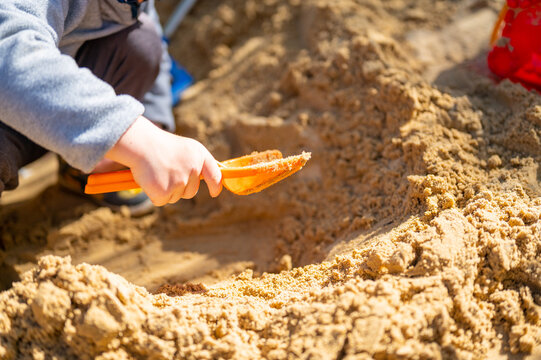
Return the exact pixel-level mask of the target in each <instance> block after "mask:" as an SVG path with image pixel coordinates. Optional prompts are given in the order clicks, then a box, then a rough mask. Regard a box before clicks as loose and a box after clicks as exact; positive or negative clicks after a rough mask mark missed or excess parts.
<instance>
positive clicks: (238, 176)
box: [85, 150, 311, 195]
mask: <svg viewBox="0 0 541 360" xmlns="http://www.w3.org/2000/svg"><path fill="white" fill-rule="evenodd" d="M310 156H311V154H310V153H307V152H303V153H302V154H300V155H295V156H289V157H287V158H283V157H282V153H281V152H280V151H278V150H268V151H263V152H254V153H252V154H250V155H246V156H242V157H239V158H234V159H230V160H226V161H222V162H219V163H218V165H219V166H220V170H221V171H222V184H223V185H224V187H225V188H226V189H227V190H229V191H231V192H232V193H234V194H237V195H248V194H253V193H256V192H259V191H261V190H263V189H266V188H268V187H269V186H271V185H273V184H275V183H277V182H278V181H280V180H282V179H284V178H286V177H288V176H289V175H292V174H294V173H295V172H297V171H299V170H300V169H302V167H303V166H304V165H305V164H306V162H307V161H308V160H309V159H310ZM137 188H139V185H138V184H137V183H136V182H135V180H134V179H133V176H132V173H131V171H130V170H122V171H113V172H108V173H99V174H92V175H90V176H89V177H88V181H87V185H86V187H85V193H87V194H102V193H106V192H113V191H121V190H129V189H137Z"/></svg>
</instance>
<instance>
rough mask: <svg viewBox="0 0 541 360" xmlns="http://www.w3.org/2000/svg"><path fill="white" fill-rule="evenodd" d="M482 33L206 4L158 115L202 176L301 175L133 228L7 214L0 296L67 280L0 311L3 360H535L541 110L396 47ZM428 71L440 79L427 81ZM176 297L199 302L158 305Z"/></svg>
mask: <svg viewBox="0 0 541 360" xmlns="http://www.w3.org/2000/svg"><path fill="white" fill-rule="evenodd" d="M452 14H455V16H457V17H461V16H463V15H464V14H466V15H467V16H465V15H464V16H465V17H463V19H464V20H462V18H461V19H458V20H457V18H453V17H452ZM493 15H494V11H493V9H490V8H487V7H486V6H485V5H483V4H482V3H480V2H479V3H475V4H473V3H472V2H464V3H461V2H457V3H452V4H446V3H444V2H436V3H433V2H428V1H426V2H425V1H420V2H419V1H393V2H384V1H381V2H380V1H367V2H365V3H363V4H359V3H357V2H355V1H348V0H344V1H330V0H328V1H327V0H317V1H316V0H309V1H302V2H301V1H293V0H291V1H285V0H276V1H265V2H256V1H233V0H229V1H223V2H221V4H220V5H219V6H216V5H215V4H213V3H212V2H205V1H202V2H201V3H200V4H199V5H198V6H197V7H196V8H195V10H194V13H193V15H192V16H191V17H189V18H188V19H187V20H186V22H185V23H184V24H183V26H182V27H181V28H180V29H179V32H178V34H177V36H176V37H175V38H173V39H172V40H173V41H172V44H171V48H172V53H173V55H174V56H175V57H177V59H178V60H180V61H181V62H182V63H183V64H184V65H186V66H187V67H188V69H189V70H190V71H191V72H192V73H194V74H195V75H196V76H197V77H198V78H199V80H200V81H199V82H198V83H197V84H196V85H195V86H194V87H192V88H191V89H190V90H189V92H188V93H187V94H186V96H185V98H184V99H183V102H182V104H181V106H179V107H178V108H177V109H176V116H177V121H178V125H179V132H180V133H182V134H184V135H187V136H193V137H196V138H198V139H200V140H201V141H203V142H204V143H205V144H206V145H207V146H208V147H209V149H210V150H211V151H212V152H213V153H214V154H215V155H216V157H217V158H218V159H226V158H228V157H232V156H238V155H242V154H246V153H249V152H251V151H253V150H266V149H273V148H277V149H280V150H281V151H282V152H283V153H284V154H285V155H290V154H295V153H300V152H301V151H303V150H306V151H311V152H312V159H311V160H310V162H309V163H308V164H307V167H306V168H305V169H303V170H302V171H301V172H299V173H298V174H296V175H295V176H293V177H291V178H288V180H286V181H284V182H283V183H280V184H278V185H276V186H274V187H272V188H269V189H268V190H265V191H264V192H262V193H260V194H257V195H254V196H250V197H235V196H233V195H231V194H223V195H222V196H221V197H220V198H219V199H218V200H211V199H209V198H208V197H205V196H198V197H197V198H196V199H195V200H194V201H192V202H184V203H182V204H180V205H178V206H172V207H168V208H166V209H163V210H162V211H160V212H158V213H157V214H154V215H152V216H149V217H146V218H142V219H131V218H129V217H128V216H127V215H125V214H122V213H121V214H112V213H111V212H110V211H109V210H107V209H102V208H96V207H95V206H92V205H90V204H81V203H79V205H76V206H73V207H71V208H70V210H67V211H64V212H62V211H60V210H59V209H53V210H54V211H51V208H50V207H48V206H47V204H52V203H53V202H55V201H58V199H59V198H60V199H64V200H65V201H66V202H68V201H71V202H70V204H72V203H73V202H74V201H75V200H74V199H73V198H71V197H66V195H61V194H60V193H58V190H56V189H49V190H48V191H47V192H46V193H44V194H43V195H42V196H41V197H40V198H39V199H38V200H37V202H36V203H37V204H40V206H41V207H39V206H36V203H30V204H23V205H20V206H16V207H13V208H8V209H5V210H3V216H2V219H3V220H2V222H3V229H5V230H3V231H2V235H1V236H2V238H1V239H2V252H1V253H0V259H3V265H2V266H3V267H4V268H5V269H8V270H9V271H11V272H12V273H13V275H12V277H13V278H14V279H16V278H17V276H18V275H16V274H17V272H19V273H20V272H21V271H22V270H25V269H27V268H30V267H31V265H29V264H30V263H32V262H34V261H35V260H37V258H39V257H40V256H42V255H44V254H46V253H52V254H56V255H66V254H71V255H72V256H73V259H74V263H76V264H72V263H71V260H70V259H69V258H67V257H64V258H61V257H55V256H46V257H41V258H40V259H39V261H37V262H38V266H37V267H36V268H34V269H33V270H31V271H29V272H26V273H25V274H24V275H22V277H21V281H20V282H16V283H14V285H13V287H12V288H11V289H9V290H7V291H5V292H3V293H1V294H0V309H2V311H1V312H0V357H2V358H7V359H10V358H15V357H16V356H17V355H18V356H26V357H32V356H33V357H34V358H49V357H54V356H56V357H69V356H74V357H78V358H103V359H108V358H115V359H117V358H139V357H143V358H157V359H158V358H164V359H171V358H178V359H207V358H208V359H211V358H232V359H256V358H266V359H283V358H316V359H319V358H321V359H334V358H341V359H362V358H367V359H368V358H377V359H386V358H392V359H394V358H396V359H424V358H427V359H428V358H430V359H432V358H436V359H437V358H461V359H462V358H465V359H467V358H472V359H473V358H486V357H495V356H496V355H498V353H500V352H501V354H504V355H505V354H509V353H519V352H520V353H532V352H533V353H536V351H538V349H537V346H538V345H539V344H540V343H541V297H540V291H541V265H540V263H539V260H538V254H539V253H540V252H541V234H540V232H541V223H540V221H539V219H540V216H541V198H540V197H539V194H540V193H541V192H540V191H539V190H540V189H539V186H538V166H537V163H538V161H539V160H541V146H540V145H541V143H540V136H541V101H540V98H539V96H538V95H537V94H534V93H529V92H527V91H526V90H524V89H523V88H521V87H520V86H518V85H514V84H511V83H509V82H506V81H504V82H502V83H500V84H498V85H495V84H494V83H493V81H492V80H490V79H489V78H487V77H485V76H484V75H483V74H480V73H479V72H480V71H479V70H478V69H479V68H482V66H479V62H478V61H475V60H472V61H470V60H466V59H468V58H470V57H474V56H477V55H479V56H480V58H482V57H483V56H484V54H483V49H482V48H477V52H476V51H473V50H472V49H471V47H467V46H465V47H463V48H462V51H460V49H459V50H457V51H455V52H453V51H452V50H449V49H447V50H446V51H444V49H442V51H440V52H436V51H435V52H434V53H433V56H434V58H433V59H432V60H427V59H421V58H419V57H416V56H417V55H418V51H419V49H422V48H423V44H419V43H412V42H411V41H412V40H411V39H414V40H416V41H417V40H419V39H421V38H420V37H419V35H418V34H419V33H415V34H414V35H412V32H411V31H414V30H413V29H417V28H419V27H422V28H423V29H424V31H426V34H428V35H427V37H426V38H429V39H431V45H430V46H432V47H435V46H438V44H441V47H443V48H444V47H445V44H446V43H445V41H444V40H446V39H447V38H448V37H449V36H451V35H452V36H453V39H454V42H453V46H457V47H459V45H457V41H459V40H457V39H459V37H458V36H457V34H459V33H460V31H463V30H464V29H474V30H475V31H477V32H480V31H485V30H487V29H486V28H482V29H478V28H476V27H475V26H472V25H471V24H472V23H473V24H474V23H476V21H473V20H472V19H474V20H475V19H477V20H478V19H485V20H486V21H492V19H493ZM448 24H449V25H448ZM481 25H483V24H481ZM485 25H486V24H485ZM487 33H488V31H487ZM181 35H182V36H181ZM487 36H488V34H487ZM408 39H409V40H410V42H409V43H408ZM438 39H439V40H440V41H438ZM466 42H467V41H466ZM481 43H483V42H479V44H481ZM485 43H486V42H485ZM187 49H189V51H188V50H187ZM450 53H453V54H454V57H453V58H448V54H450ZM415 54H417V55H415ZM437 54H440V55H437ZM460 54H462V55H460ZM437 56H442V57H447V58H446V59H445V61H447V63H453V62H454V63H455V64H456V65H455V66H450V67H449V66H447V67H446V68H445V71H443V72H441V71H440V72H438V74H439V75H438V76H436V77H434V76H433V75H434V74H435V72H434V69H435V68H434V67H432V68H431V67H430V66H431V65H432V64H434V62H438V61H439V60H441V58H438V57H437ZM461 56H462V57H461ZM442 61H443V60H442ZM460 61H463V63H461V64H458V62H460ZM435 65H436V66H439V67H441V63H438V64H435ZM439 69H440V70H441V68H439ZM427 78H430V80H434V82H433V83H432V84H431V83H429V82H428V81H427V80H426V79H427ZM27 213H28V214H32V215H31V216H29V215H28V216H24V215H23V214H27ZM36 219H39V220H36ZM104 244H106V245H107V246H110V247H111V248H112V250H110V252H107V251H108V250H103V247H104ZM98 247H99V248H100V249H99V250H98ZM120 250H121V251H120ZM104 253H105V255H104ZM175 254H176V255H175ZM232 254H234V255H232ZM102 255H103V256H102ZM158 258H159V259H158ZM135 259H137V261H136V260H135ZM82 261H88V262H93V263H100V264H104V265H105V266H106V268H107V269H108V270H106V268H104V267H100V266H91V265H87V264H80V263H81V262H82ZM77 264H78V265H77ZM186 264H191V265H186ZM166 268H167V269H166ZM144 269H145V270H144ZM109 271H114V272H117V273H119V274H121V275H122V276H124V277H126V279H128V280H129V281H127V280H125V279H124V278H123V277H121V276H118V275H115V274H113V273H112V272H109ZM230 274H237V275H234V276H229V275H230ZM188 280H190V281H196V282H199V281H201V282H203V283H204V285H193V284H192V285H189V284H188V285H186V284H180V285H177V286H175V285H174V284H175V283H176V282H180V283H182V282H184V281H188ZM220 280H221V281H220ZM131 282H135V283H138V284H141V285H145V286H146V287H147V288H149V289H151V290H153V289H155V288H157V287H159V286H160V285H164V282H165V283H167V282H170V283H171V284H173V285H170V286H168V285H166V286H165V288H162V289H166V292H167V291H170V292H169V293H170V294H173V293H174V292H175V291H178V292H179V293H181V294H182V296H179V297H170V296H167V295H166V294H157V295H151V294H149V293H148V292H147V290H146V289H145V288H143V287H138V286H136V285H133V284H132V283H131ZM167 289H168V290H167ZM174 289H176V290H174ZM190 289H192V290H193V291H194V292H197V293H194V294H192V293H190ZM205 290H206V291H205Z"/></svg>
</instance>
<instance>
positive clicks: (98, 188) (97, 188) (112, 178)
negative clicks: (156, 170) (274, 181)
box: [85, 162, 261, 194]
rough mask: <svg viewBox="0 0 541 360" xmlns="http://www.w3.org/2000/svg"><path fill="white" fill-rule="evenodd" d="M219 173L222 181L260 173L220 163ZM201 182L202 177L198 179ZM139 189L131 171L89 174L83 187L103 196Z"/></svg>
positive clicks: (251, 169) (259, 171)
mask: <svg viewBox="0 0 541 360" xmlns="http://www.w3.org/2000/svg"><path fill="white" fill-rule="evenodd" d="M218 165H219V166H220V171H221V172H222V178H223V179H232V178H239V177H246V176H254V175H257V174H260V173H261V169H258V168H250V167H227V166H225V165H223V164H221V163H220V162H218ZM199 179H200V180H203V177H202V176H200V177H199ZM138 188H140V186H139V184H137V183H136V182H135V180H134V178H133V174H132V172H131V170H120V171H111V172H105V173H97V174H91V175H89V176H88V180H87V183H86V186H85V194H103V193H107V192H115V191H122V190H130V189H138Z"/></svg>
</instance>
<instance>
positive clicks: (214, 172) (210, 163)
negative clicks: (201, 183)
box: [201, 154, 222, 197]
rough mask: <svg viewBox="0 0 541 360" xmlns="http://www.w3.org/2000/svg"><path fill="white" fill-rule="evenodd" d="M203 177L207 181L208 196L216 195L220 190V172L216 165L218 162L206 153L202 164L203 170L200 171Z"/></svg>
mask: <svg viewBox="0 0 541 360" xmlns="http://www.w3.org/2000/svg"><path fill="white" fill-rule="evenodd" d="M201 174H202V175H203V179H204V180H205V182H206V183H207V186H208V188H209V193H210V196H212V197H216V196H218V195H220V192H222V172H221V171H220V167H219V166H218V162H217V161H216V160H215V159H214V158H213V157H212V155H210V154H209V155H208V156H207V157H206V159H205V162H204V164H203V170H202V171H201Z"/></svg>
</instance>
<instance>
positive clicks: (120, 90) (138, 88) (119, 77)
mask: <svg viewBox="0 0 541 360" xmlns="http://www.w3.org/2000/svg"><path fill="white" fill-rule="evenodd" d="M161 44H162V43H161V38H160V36H159V35H158V33H157V31H156V28H155V25H154V23H153V22H152V20H151V19H150V18H149V17H148V16H147V15H146V14H144V13H142V14H141V15H140V16H139V23H137V24H135V25H133V26H131V27H129V28H127V29H125V30H122V31H120V32H118V33H115V34H112V35H109V36H107V37H104V38H100V39H96V40H91V41H87V42H85V43H84V44H83V46H82V47H81V48H80V49H79V51H78V52H77V55H76V57H75V59H76V61H77V63H78V64H79V66H81V67H86V68H89V69H90V70H91V71H92V73H94V75H96V76H97V77H99V78H100V79H102V80H104V81H105V82H107V83H108V84H110V85H111V86H113V88H114V89H115V91H116V93H117V94H128V95H131V96H133V97H134V98H136V99H138V100H142V98H143V96H144V95H145V94H146V93H147V92H148V91H149V90H150V89H151V88H152V86H153V85H154V82H155V80H156V77H157V76H158V73H159V71H160V61H161V58H162V51H163V48H162V45H161Z"/></svg>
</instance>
